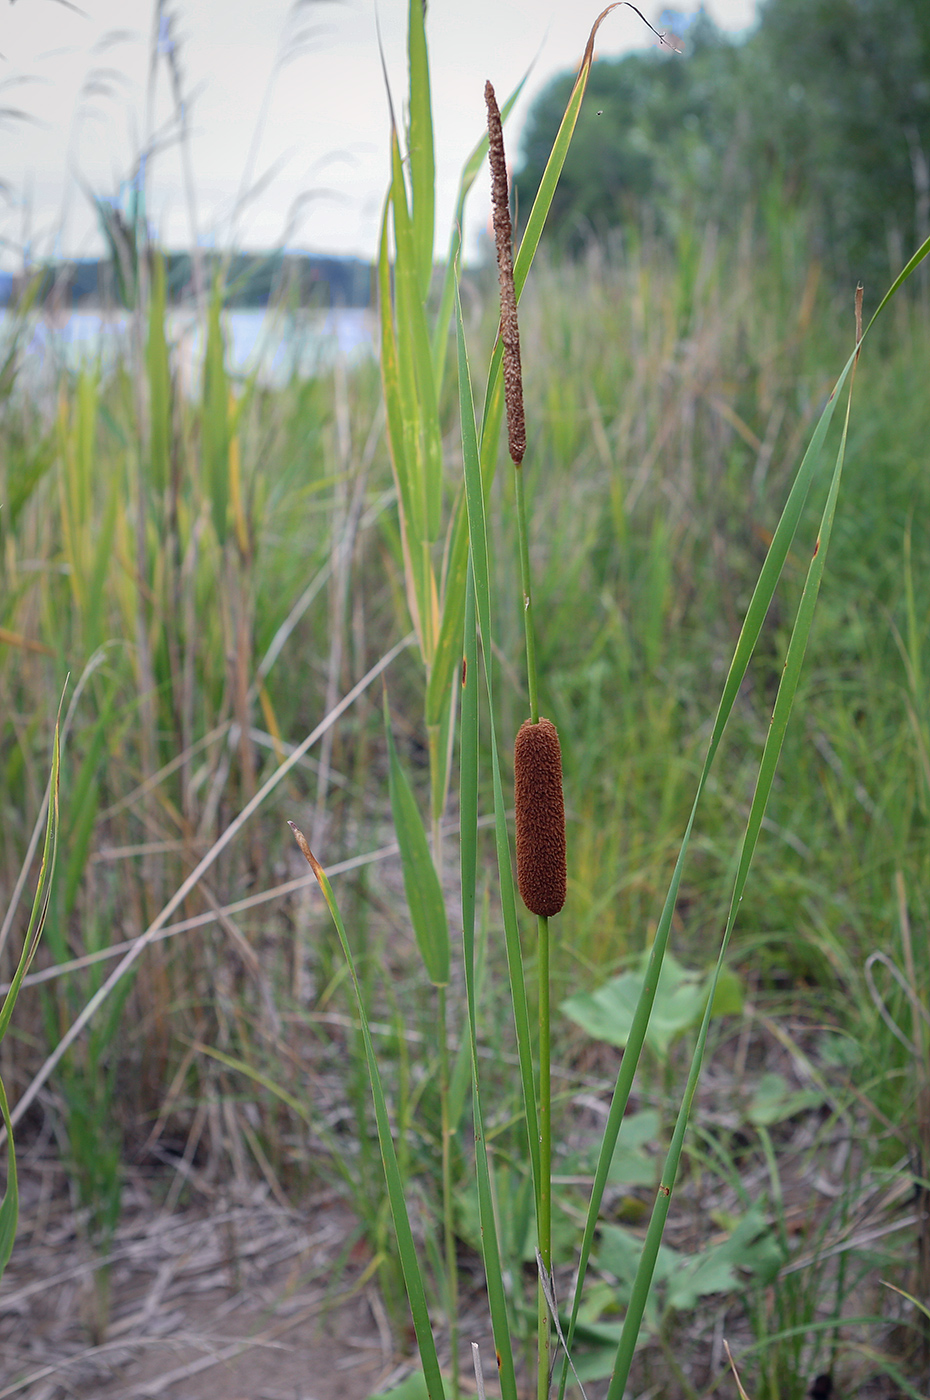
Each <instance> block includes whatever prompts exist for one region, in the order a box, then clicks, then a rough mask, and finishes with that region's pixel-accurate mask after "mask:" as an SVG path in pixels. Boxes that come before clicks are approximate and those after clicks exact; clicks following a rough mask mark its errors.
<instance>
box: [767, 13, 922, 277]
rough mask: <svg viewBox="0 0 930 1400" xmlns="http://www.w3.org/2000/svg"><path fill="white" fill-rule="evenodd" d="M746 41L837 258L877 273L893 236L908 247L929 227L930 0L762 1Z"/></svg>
mask: <svg viewBox="0 0 930 1400" xmlns="http://www.w3.org/2000/svg"><path fill="white" fill-rule="evenodd" d="M752 44H753V46H754V47H755V48H756V49H757V50H758V51H759V52H760V53H761V54H762V55H763V56H764V59H765V61H766V63H767V65H768V66H769V67H770V70H771V74H772V78H773V79H774V81H771V82H770V84H769V90H770V92H772V93H773V94H777V97H778V101H777V107H776V111H775V113H774V115H775V120H776V124H777V141H778V145H779V147H780V155H781V158H782V159H783V160H784V162H785V164H786V166H787V167H788V168H789V169H790V170H791V171H792V173H793V175H794V178H795V180H796V181H797V184H798V187H799V189H800V190H801V191H802V192H803V193H804V194H805V195H806V196H807V197H809V199H810V200H811V202H812V203H813V205H814V207H815V209H816V211H817V213H818V216H819V217H818V224H819V227H820V229H821V231H822V236H823V237H824V239H825V241H826V243H827V244H828V245H829V247H830V248H831V249H832V250H833V251H834V253H835V254H836V255H837V256H838V257H839V259H840V261H841V264H846V265H847V266H848V270H849V271H850V272H851V273H853V274H859V275H864V274H867V273H868V272H869V271H872V270H873V269H874V266H875V264H876V262H881V263H882V264H883V269H884V268H886V267H887V256H888V243H889V240H891V242H892V244H898V245H900V248H899V250H898V252H897V254H896V256H898V257H900V256H902V255H905V256H906V255H907V254H909V253H910V252H912V251H913V249H914V247H915V246H916V244H917V243H918V242H920V241H922V240H923V239H924V238H926V237H927V235H928V234H930V3H928V0H769V2H768V4H767V5H766V7H765V9H764V11H763V14H762V22H761V25H760V28H759V31H758V33H757V35H756V36H755V37H754V38H753V40H752ZM754 116H755V123H756V125H757V126H761V124H762V121H763V119H764V113H763V112H760V111H759V110H758V107H756V109H755V113H754ZM892 255H893V256H895V253H894V250H892Z"/></svg>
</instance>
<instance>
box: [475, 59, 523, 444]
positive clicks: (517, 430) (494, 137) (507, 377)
mask: <svg viewBox="0 0 930 1400" xmlns="http://www.w3.org/2000/svg"><path fill="white" fill-rule="evenodd" d="M484 100H485V103H486V105H487V109H488V141H489V156H490V161H491V202H492V205H493V210H494V243H495V246H496V248H497V275H498V280H499V282H500V288H501V341H502V342H503V346H504V400H505V402H506V404H507V440H508V445H509V447H510V457H511V460H512V461H513V463H514V465H515V466H518V467H519V465H520V464H521V462H522V461H523V455H524V453H525V452H526V423H525V421H524V417H523V371H522V369H521V367H520V329H519V326H518V324H517V297H516V293H515V291H514V285H513V251H512V249H511V246H510V245H511V240H512V238H513V227H512V225H511V222H510V191H509V189H508V186H507V160H506V158H505V156H504V132H503V128H502V127H501V114H500V111H499V109H498V106H497V98H496V97H495V96H494V88H493V87H492V85H491V84H490V83H485V85H484Z"/></svg>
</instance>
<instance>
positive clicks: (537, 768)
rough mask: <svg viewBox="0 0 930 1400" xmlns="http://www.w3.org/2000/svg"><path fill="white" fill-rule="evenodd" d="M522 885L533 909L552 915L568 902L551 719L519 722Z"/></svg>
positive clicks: (516, 757) (558, 756) (558, 762)
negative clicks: (566, 898)
mask: <svg viewBox="0 0 930 1400" xmlns="http://www.w3.org/2000/svg"><path fill="white" fill-rule="evenodd" d="M513 768H514V799H515V806H516V815H517V884H518V885H519V887H520V895H521V897H522V899H523V903H524V904H525V905H526V907H527V909H529V911H530V913H531V914H541V915H542V916H543V917H544V918H547V919H549V918H551V917H552V915H553V914H558V912H559V910H560V909H561V908H562V905H563V904H564V903H565V883H566V868H565V804H564V801H563V798H562V750H561V748H560V747H559V734H558V730H557V729H556V727H555V725H554V724H553V723H552V721H551V720H549V719H542V718H541V719H540V721H539V723H538V724H533V723H532V721H531V720H527V721H526V722H525V723H524V724H522V725H521V726H520V730H519V733H518V734H517V738H516V742H515V744H514V750H513Z"/></svg>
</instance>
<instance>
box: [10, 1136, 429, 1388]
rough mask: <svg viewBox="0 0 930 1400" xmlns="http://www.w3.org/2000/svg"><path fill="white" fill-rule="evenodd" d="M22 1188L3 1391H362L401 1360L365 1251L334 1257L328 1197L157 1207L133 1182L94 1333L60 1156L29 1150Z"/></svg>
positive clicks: (95, 1312)
mask: <svg viewBox="0 0 930 1400" xmlns="http://www.w3.org/2000/svg"><path fill="white" fill-rule="evenodd" d="M21 1187H22V1196H23V1209H22V1218H21V1229H20V1234H19V1236H18V1239H17V1244H16V1247H15V1249H14V1253H13V1257H12V1259H11V1262H10V1265H9V1267H8V1269H7V1273H6V1275H5V1277H4V1279H3V1283H2V1290H0V1397H3V1400H6V1397H12V1396H17V1397H22V1400H59V1397H66V1396H67V1397H73V1396H81V1397H87V1400H91V1397H93V1400H136V1398H137V1397H138V1400H143V1397H145V1400H147V1397H155V1396H164V1397H168V1400H220V1397H222V1400H364V1397H366V1396H368V1395H369V1394H371V1393H372V1391H378V1390H380V1389H382V1388H384V1387H385V1386H387V1385H389V1384H391V1383H392V1382H394V1381H396V1380H397V1379H399V1378H400V1377H401V1376H403V1375H404V1374H405V1372H406V1370H408V1369H409V1362H408V1361H407V1360H406V1358H405V1357H404V1356H402V1355H401V1354H399V1352H398V1351H397V1350H396V1349H395V1339H394V1337H393V1335H392V1330H391V1327H390V1324H389V1322H388V1318H387V1316H386V1314H385V1311H384V1306H383V1304H382V1302H381V1300H380V1296H379V1293H378V1290H377V1287H376V1286H375V1284H374V1282H373V1281H372V1280H371V1278H370V1276H369V1275H368V1273H367V1272H366V1264H367V1263H368V1262H369V1261H367V1260H365V1259H356V1258H355V1257H354V1256H350V1261H349V1263H348V1264H346V1265H344V1266H338V1261H339V1259H340V1256H342V1255H344V1253H345V1245H346V1241H347V1239H348V1237H349V1234H350V1232H351V1229H352V1223H353V1222H352V1220H351V1217H350V1216H349V1214H348V1212H347V1211H346V1210H345V1208H344V1207H343V1206H342V1205H341V1204H340V1203H339V1202H338V1201H337V1200H336V1198H334V1197H332V1196H328V1195H324V1196H320V1197H317V1198H316V1199H315V1200H312V1201H310V1202H309V1203H308V1204H307V1205H306V1207H305V1208H304V1209H303V1210H302V1211H300V1212H299V1213H298V1212H296V1211H295V1212H288V1211H285V1210H283V1209H281V1208H280V1207H279V1206H277V1205H276V1204H274V1202H269V1201H268V1200H267V1199H264V1198H263V1195H262V1192H260V1191H259V1192H256V1195H255V1197H254V1198H253V1199H252V1200H246V1201H238V1202H235V1203H233V1202H225V1203H224V1202H222V1201H219V1202H218V1203H217V1204H216V1206H215V1207H214V1208H213V1209H211V1210H209V1211H208V1210H206V1209H187V1210H184V1209H179V1210H176V1211H174V1212H173V1213H171V1214H167V1213H165V1212H164V1211H162V1210H158V1209H157V1208H153V1202H152V1200H151V1199H150V1198H149V1195H148V1192H147V1190H146V1188H145V1183H144V1181H142V1180H141V1179H139V1180H136V1181H131V1182H130V1183H129V1185H128V1187H127V1191H126V1197H125V1202H124V1213H123V1220H122V1222H121V1224H120V1227H119V1229H118V1231H117V1234H116V1238H115V1240H114V1243H113V1250H112V1256H111V1263H110V1266H109V1304H110V1306H109V1314H108V1320H107V1325H106V1329H105V1331H104V1332H103V1334H102V1335H101V1330H100V1328H99V1326H96V1327H95V1320H96V1319H97V1318H98V1317H99V1315H100V1309H99V1294H100V1285H99V1281H100V1279H101V1277H102V1275H101V1274H100V1272H99V1261H97V1260H95V1259H94V1258H93V1256H92V1255H91V1254H90V1252H89V1251H88V1249H87V1246H86V1244H85V1243H84V1241H83V1240H82V1239H81V1237H80V1230H79V1229H78V1228H77V1225H78V1223H79V1222H78V1221H77V1220H76V1218H75V1215H74V1213H73V1211H72V1210H71V1208H70V1202H69V1201H68V1198H67V1196H66V1194H65V1193H64V1191H63V1190H62V1189H61V1187H62V1178H61V1173H60V1169H59V1168H58V1167H57V1165H56V1164H55V1163H54V1162H39V1163H32V1164H26V1169H25V1170H24V1171H23V1173H22V1182H21ZM95 1334H96V1342H95Z"/></svg>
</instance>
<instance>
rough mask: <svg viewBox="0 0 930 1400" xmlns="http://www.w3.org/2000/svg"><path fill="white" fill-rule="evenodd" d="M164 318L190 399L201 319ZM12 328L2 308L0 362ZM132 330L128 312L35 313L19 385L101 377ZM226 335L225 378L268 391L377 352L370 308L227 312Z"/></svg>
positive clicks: (187, 315) (174, 312)
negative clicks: (84, 371)
mask: <svg viewBox="0 0 930 1400" xmlns="http://www.w3.org/2000/svg"><path fill="white" fill-rule="evenodd" d="M165 320H166V333H167V337H168V343H169V345H170V346H171V349H172V359H173V365H174V368H175V372H176V373H177V376H178V380H179V383H180V384H181V386H182V388H183V389H184V390H185V392H187V393H195V392H196V391H197V386H198V385H199V383H200V375H201V371H202V367H203V352H204V342H205V335H204V318H203V317H202V316H201V317H198V316H197V315H196V313H195V312H193V311H190V310H188V309H187V308H172V309H169V311H168V313H167V316H166V318H165ZM15 324H16V318H15V316H14V315H12V314H11V313H10V312H7V311H3V310H0V361H2V358H3V353H4V351H3V347H4V346H5V345H6V343H7V337H8V335H9V334H10V333H11V332H12V330H13V328H14V326H15ZM130 330H131V325H130V317H129V314H128V313H127V312H102V311H85V310H69V311H65V312H63V313H58V314H54V315H44V314H42V315H32V316H30V317H29V318H28V323H27V326H26V328H25V332H24V339H23V348H22V354H21V359H20V366H21V374H20V376H19V378H20V381H21V382H24V386H25V387H27V388H28V389H29V390H30V391H34V390H41V389H42V388H44V387H47V388H52V387H54V385H55V384H56V383H57V379H58V375H59V373H60V372H61V370H62V369H67V370H76V369H79V368H82V367H87V366H92V365H93V364H95V363H99V364H100V367H101V370H102V372H103V373H104V374H106V373H107V372H108V370H112V369H113V368H114V366H115V365H116V364H117V363H119V361H120V360H121V359H123V358H124V357H125V356H127V354H128V353H129V347H130ZM223 330H224V334H225V338H226V368H227V370H228V372H229V373H230V374H231V375H233V376H235V377H241V378H245V377H247V376H249V375H251V374H253V373H256V374H257V377H258V379H259V381H260V382H261V383H262V384H265V385H267V386H269V387H276V386H280V385H281V384H284V383H286V382H287V381H288V380H289V379H290V377H291V376H292V375H296V376H297V377H299V378H309V377H311V376H312V375H314V374H318V373H320V371H321V370H324V369H326V368H328V367H330V366H331V365H332V364H333V363H334V362H335V361H336V360H338V359H343V360H344V361H347V362H352V361H353V360H356V359H359V358H364V357H367V356H370V355H373V354H374V353H375V313H374V312H373V311H372V310H371V309H369V308H367V307H364V308H363V307H342V308H338V309H334V310H331V311H307V310H301V311H295V312H288V313H284V312H281V311H270V310H266V309H265V308H257V309H255V310H236V311H226V312H224V313H223Z"/></svg>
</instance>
